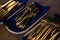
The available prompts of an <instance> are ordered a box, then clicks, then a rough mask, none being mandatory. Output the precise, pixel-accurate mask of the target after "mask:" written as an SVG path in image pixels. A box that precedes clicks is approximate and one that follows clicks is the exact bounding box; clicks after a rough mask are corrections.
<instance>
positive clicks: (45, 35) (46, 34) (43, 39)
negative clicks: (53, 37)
mask: <svg viewBox="0 0 60 40" xmlns="http://www.w3.org/2000/svg"><path fill="white" fill-rule="evenodd" d="M51 31H52V28H49V29H48V30H47V31H46V33H45V34H44V35H43V36H42V38H40V39H39V40H45V38H46V37H47V36H48V34H49V33H50V32H51Z"/></svg>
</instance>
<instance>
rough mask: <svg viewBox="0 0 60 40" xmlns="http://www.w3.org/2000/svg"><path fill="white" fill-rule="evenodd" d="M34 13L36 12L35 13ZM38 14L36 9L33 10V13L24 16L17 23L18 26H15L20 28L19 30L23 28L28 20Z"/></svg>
mask: <svg viewBox="0 0 60 40" xmlns="http://www.w3.org/2000/svg"><path fill="white" fill-rule="evenodd" d="M35 11H36V12H37V13H36V12H35ZM34 12H35V13H34ZM38 13H39V9H37V8H36V10H34V11H33V13H30V14H28V15H26V16H25V17H24V18H23V19H22V20H21V21H20V22H19V24H17V26H18V27H20V28H24V27H25V26H26V25H27V23H28V22H29V20H30V19H31V18H33V17H34V16H36V15H37V14H38Z"/></svg>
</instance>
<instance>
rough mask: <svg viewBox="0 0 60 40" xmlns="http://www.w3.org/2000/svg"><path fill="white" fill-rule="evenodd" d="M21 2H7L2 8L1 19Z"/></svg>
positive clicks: (0, 9)
mask: <svg viewBox="0 0 60 40" xmlns="http://www.w3.org/2000/svg"><path fill="white" fill-rule="evenodd" d="M18 4H19V2H16V1H13V0H10V1H8V2H7V3H5V4H4V5H3V6H1V8H0V20H2V19H3V18H4V17H5V16H6V15H8V13H9V12H10V11H11V10H12V9H13V8H14V7H16V6H17V5H18Z"/></svg>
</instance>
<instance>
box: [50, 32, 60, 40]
mask: <svg viewBox="0 0 60 40" xmlns="http://www.w3.org/2000/svg"><path fill="white" fill-rule="evenodd" d="M59 33H60V32H57V33H55V34H54V35H53V36H52V37H51V38H50V39H49V40H54V39H55V37H56V36H57V35H58V34H59Z"/></svg>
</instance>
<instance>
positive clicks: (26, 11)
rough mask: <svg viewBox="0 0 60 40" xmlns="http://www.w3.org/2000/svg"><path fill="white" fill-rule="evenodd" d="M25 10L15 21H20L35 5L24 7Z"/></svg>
mask: <svg viewBox="0 0 60 40" xmlns="http://www.w3.org/2000/svg"><path fill="white" fill-rule="evenodd" d="M26 8H27V9H26V10H25V11H24V13H23V14H22V15H21V16H19V17H18V18H17V19H16V21H20V20H21V19H22V18H23V17H24V16H25V15H26V14H27V13H28V12H29V11H32V10H33V9H34V8H35V4H31V5H29V6H27V7H26Z"/></svg>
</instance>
